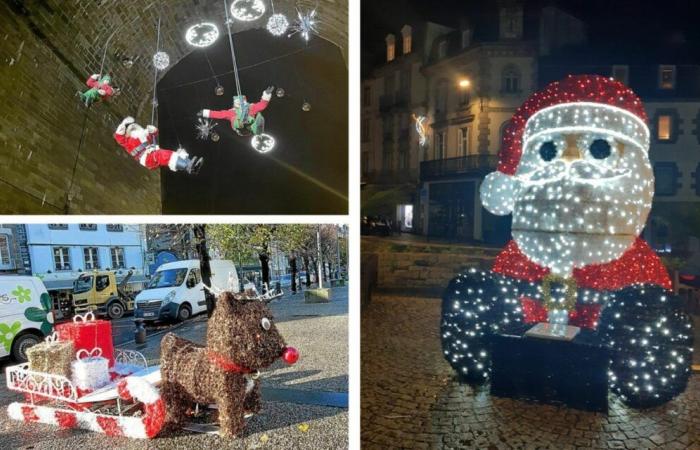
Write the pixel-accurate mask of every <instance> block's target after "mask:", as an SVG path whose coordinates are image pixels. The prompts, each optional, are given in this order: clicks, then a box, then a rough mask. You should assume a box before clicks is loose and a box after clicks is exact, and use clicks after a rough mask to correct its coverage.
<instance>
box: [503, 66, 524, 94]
mask: <svg viewBox="0 0 700 450" xmlns="http://www.w3.org/2000/svg"><path fill="white" fill-rule="evenodd" d="M502 83H503V92H506V93H509V94H514V93H518V92H520V72H519V71H518V69H517V68H516V67H515V66H507V67H506V68H505V69H503V81H502Z"/></svg>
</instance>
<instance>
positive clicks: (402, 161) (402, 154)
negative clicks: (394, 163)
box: [399, 150, 408, 170]
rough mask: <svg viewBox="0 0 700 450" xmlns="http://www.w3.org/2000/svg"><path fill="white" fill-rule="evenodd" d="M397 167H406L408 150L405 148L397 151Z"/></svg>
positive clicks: (402, 168)
mask: <svg viewBox="0 0 700 450" xmlns="http://www.w3.org/2000/svg"><path fill="white" fill-rule="evenodd" d="M399 169H401V170H404V169H408V152H407V151H406V150H401V151H399Z"/></svg>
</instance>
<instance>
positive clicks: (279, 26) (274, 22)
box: [267, 13, 289, 36]
mask: <svg viewBox="0 0 700 450" xmlns="http://www.w3.org/2000/svg"><path fill="white" fill-rule="evenodd" d="M287 28H289V21H288V20H287V17H285V15H284V14H279V13H278V14H273V15H271V16H270V18H269V19H267V31H269V32H270V34H272V35H273V36H282V35H283V34H284V33H286V32H287Z"/></svg>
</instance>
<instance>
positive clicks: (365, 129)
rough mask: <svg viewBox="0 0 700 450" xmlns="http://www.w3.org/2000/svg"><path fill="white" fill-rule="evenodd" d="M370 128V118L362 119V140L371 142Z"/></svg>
mask: <svg viewBox="0 0 700 450" xmlns="http://www.w3.org/2000/svg"><path fill="white" fill-rule="evenodd" d="M369 130H370V122H369V119H362V130H360V134H361V136H362V142H369V140H370V139H369Z"/></svg>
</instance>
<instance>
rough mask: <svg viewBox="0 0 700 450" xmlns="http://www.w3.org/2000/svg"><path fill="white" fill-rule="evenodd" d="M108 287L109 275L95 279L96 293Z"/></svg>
mask: <svg viewBox="0 0 700 450" xmlns="http://www.w3.org/2000/svg"><path fill="white" fill-rule="evenodd" d="M108 287H109V275H99V276H98V277H97V278H96V279H95V289H97V292H101V291H104V290H105V289H107V288H108Z"/></svg>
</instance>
